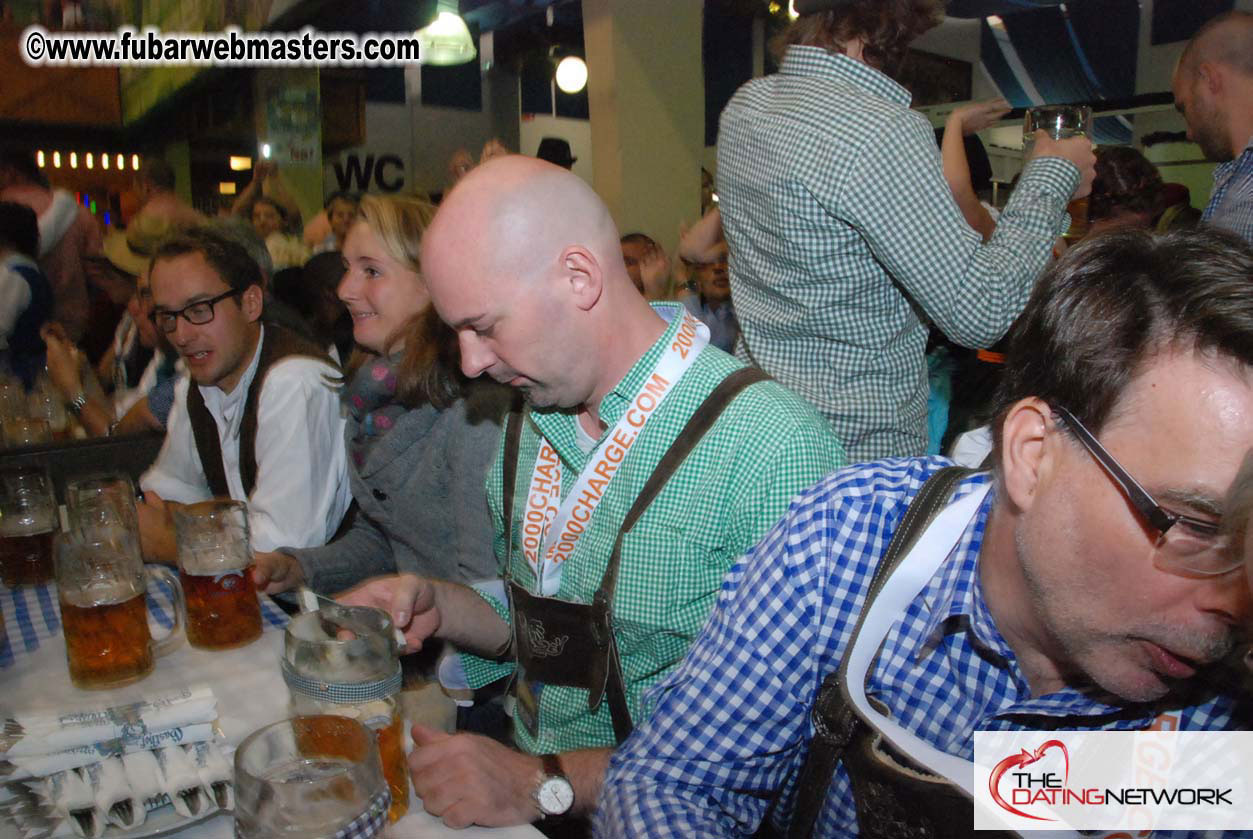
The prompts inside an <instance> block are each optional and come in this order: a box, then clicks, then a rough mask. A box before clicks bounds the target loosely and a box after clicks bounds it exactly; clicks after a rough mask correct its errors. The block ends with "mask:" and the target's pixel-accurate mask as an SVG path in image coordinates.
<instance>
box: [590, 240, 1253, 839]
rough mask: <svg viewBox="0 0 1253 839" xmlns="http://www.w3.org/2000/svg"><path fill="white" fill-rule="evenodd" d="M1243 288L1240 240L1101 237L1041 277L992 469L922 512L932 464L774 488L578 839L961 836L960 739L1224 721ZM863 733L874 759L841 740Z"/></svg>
mask: <svg viewBox="0 0 1253 839" xmlns="http://www.w3.org/2000/svg"><path fill="white" fill-rule="evenodd" d="M1250 277H1253V251H1251V250H1250V249H1249V248H1248V247H1247V246H1246V245H1245V244H1244V243H1242V242H1241V241H1239V239H1237V238H1236V237H1234V236H1232V235H1230V234H1227V233H1223V232H1219V231H1209V230H1197V231H1190V232H1185V233H1176V234H1170V235H1167V236H1158V237H1154V236H1153V235H1152V234H1148V233H1144V232H1128V233H1121V234H1111V235H1109V236H1106V237H1101V238H1098V239H1095V240H1092V241H1091V242H1089V243H1087V244H1085V245H1083V246H1081V247H1079V248H1077V249H1075V250H1074V251H1073V252H1072V253H1070V254H1069V255H1067V256H1066V257H1065V258H1064V259H1063V260H1062V261H1061V262H1059V263H1058V264H1057V265H1055V266H1054V267H1053V268H1052V269H1050V271H1049V272H1048V273H1046V274H1045V275H1044V277H1043V278H1042V279H1041V280H1040V281H1039V283H1038V285H1037V287H1036V289H1035V291H1034V293H1033V296H1032V298H1031V300H1030V302H1029V304H1028V306H1027V309H1026V311H1025V312H1024V314H1023V316H1022V319H1021V320H1020V321H1019V323H1018V325H1017V326H1016V327H1015V330H1014V332H1013V337H1012V345H1011V351H1010V355H1009V361H1008V364H1007V365H1006V375H1005V380H1004V382H1003V384H1002V389H1001V392H1000V394H999V397H998V404H999V410H998V413H997V414H996V418H995V420H994V422H993V432H994V440H995V449H994V453H993V456H994V459H993V466H992V470H991V472H985V473H978V474H966V475H964V476H962V475H960V474H959V475H958V476H956V483H955V484H953V485H952V486H951V487H950V488H948V489H945V490H943V491H942V492H940V493H938V494H937V496H936V502H937V503H936V509H937V510H938V511H939V512H938V514H937V515H936V516H935V517H934V518H933V519H928V517H927V515H926V513H925V511H923V510H922V509H921V508H920V506H919V505H914V506H913V507H912V508H911V502H912V501H914V499H916V498H917V497H918V496H919V494H920V493H921V492H922V489H921V488H922V487H923V486H924V484H925V483H926V482H927V481H928V479H929V478H931V477H932V476H933V475H935V474H936V473H937V472H938V470H940V469H941V467H944V466H946V465H947V461H944V460H942V459H938V458H914V459H897V460H885V461H879V462H873V463H868V464H862V465H860V466H855V467H852V468H850V469H846V470H842V471H839V472H835V473H833V474H832V475H831V476H829V477H828V478H827V479H826V480H824V481H823V482H821V483H819V484H818V485H817V486H815V487H813V488H812V489H810V490H808V491H807V492H805V493H802V494H801V495H800V496H798V498H797V499H796V500H794V501H793V503H792V507H791V509H790V510H789V512H788V515H787V516H786V517H785V518H784V519H783V521H781V522H780V523H779V524H778V525H777V526H776V527H775V529H774V530H773V531H772V532H771V533H770V534H768V535H767V536H766V537H765V538H764V539H763V540H762V541H761V542H760V543H759V544H758V545H757V546H756V547H755V548H754V549H753V550H752V551H750V552H749V553H748V555H747V556H746V557H745V558H744V559H743V560H741V562H740V563H738V564H737V565H736V566H735V567H734V568H733V569H732V570H731V572H730V573H729V575H728V577H727V579H726V581H725V582H724V584H723V589H722V593H721V596H720V598H719V603H718V606H717V609H716V610H715V612H714V614H713V616H712V617H711V619H710V622H709V623H708V624H706V627H705V630H704V633H703V634H702V636H701V637H700V639H699V640H698V641H697V642H696V643H695V645H693V647H692V648H691V650H690V651H689V653H688V656H687V658H686V659H685V661H684V662H683V663H682V664H681V665H680V666H679V668H678V669H677V670H676V671H675V672H674V673H673V675H671V676H670V677H669V679H668V680H667V681H666V682H664V683H663V684H662V685H660V686H659V687H658V688H657V689H656V690H655V691H654V692H653V693H652V694H651V695H650V696H649V697H648V699H646V702H651V703H652V704H653V705H654V711H653V714H652V716H651V717H650V718H649V719H648V720H647V721H646V722H645V723H644V724H643V725H642V726H641V727H640V728H638V729H636V731H635V733H634V735H633V736H632V737H631V739H629V740H628V741H627V742H626V743H625V744H624V745H623V747H622V748H621V749H620V750H619V751H618V752H617V753H616V754H615V755H614V757H613V759H612V761H611V764H610V769H609V773H608V775H607V778H606V781H605V786H604V788H603V791H602V794H601V799H600V812H599V815H598V820H597V829H598V835H601V836H614V837H619V836H630V837H637V836H716V835H735V836H750V835H753V834H754V831H756V830H757V829H758V827H759V825H760V824H761V823H762V821H763V820H764V819H765V818H766V817H767V814H768V813H769V821H770V823H771V825H772V827H773V828H774V829H776V830H787V829H789V828H790V830H791V832H790V833H788V835H789V836H809V835H814V836H827V837H835V836H839V837H844V836H856V835H862V836H954V835H965V834H968V833H969V831H970V828H971V826H972V822H971V819H972V813H973V810H972V805H971V802H970V799H969V794H970V793H969V791H970V780H969V779H970V778H971V777H972V773H971V767H970V761H971V760H972V758H973V746H974V744H973V734H974V732H975V731H977V730H989V729H990V730H1014V729H1028V730H1034V729H1085V728H1088V729H1145V728H1161V729H1197V730H1210V729H1242V730H1243V729H1249V728H1250V724H1251V723H1253V708H1251V707H1250V706H1251V705H1253V697H1251V696H1250V695H1248V694H1247V693H1245V692H1241V691H1240V690H1238V689H1235V688H1233V687H1231V686H1230V685H1231V682H1230V681H1228V680H1225V678H1224V677H1225V674H1226V671H1224V670H1222V668H1221V666H1220V659H1223V658H1224V656H1225V655H1226V654H1227V653H1228V652H1230V651H1232V649H1233V645H1234V643H1235V642H1236V640H1237V638H1238V630H1239V629H1240V628H1241V627H1242V626H1246V625H1247V623H1246V622H1247V620H1248V617H1249V613H1250V593H1249V589H1248V585H1247V581H1246V579H1245V572H1244V570H1243V557H1242V556H1240V555H1239V554H1238V553H1237V552H1234V551H1230V550H1228V548H1227V545H1226V541H1227V540H1228V539H1229V537H1228V536H1227V535H1225V531H1224V530H1223V529H1222V528H1221V523H1222V521H1223V517H1224V512H1225V503H1226V501H1225V499H1226V496H1227V492H1228V488H1229V487H1230V486H1231V485H1232V483H1233V480H1234V479H1235V476H1236V472H1237V469H1238V467H1239V465H1240V463H1241V460H1242V459H1243V458H1244V454H1245V452H1246V451H1247V450H1248V449H1249V448H1250V446H1253V283H1251V282H1250ZM936 486H941V484H935V483H933V484H931V487H933V488H934V487H936ZM906 510H909V511H910V512H909V514H908V516H907V515H906ZM914 519H917V520H920V521H921V524H920V525H918V526H916V527H915V526H911V524H910V522H911V521H912V520H914ZM928 522H930V523H929V524H928ZM901 532H914V533H916V534H919V535H918V538H917V541H916V542H915V543H914V544H913V546H912V548H911V547H908V546H904V547H901V546H900V543H899V541H898V544H897V547H898V548H899V553H898V555H899V562H898V563H896V564H895V565H892V564H891V563H890V562H889V561H888V560H885V559H884V557H885V554H886V553H888V545H889V543H890V542H891V541H892V540H893V539H894V537H896V536H897V535H898V533H901ZM881 565H885V566H890V567H891V570H888V571H886V572H885V573H884V574H883V575H882V577H881V578H880V579H879V580H878V581H877V582H876V583H875V585H874V586H873V587H872V586H871V580H872V577H873V576H874V575H875V574H876V572H877V571H878V570H879V568H880V566H881ZM859 620H860V621H861V623H860V624H859ZM833 674H834V675H836V677H837V679H838V680H839V683H840V685H842V686H843V689H839V687H838V686H837V687H836V689H834V690H823V689H822V687H823V685H824V680H826V679H827V678H828V677H830V676H832V675H833ZM831 684H832V685H835V683H834V682H832V683H831ZM863 688H864V690H863ZM816 705H817V707H818V711H815V706H816ZM815 715H816V716H817V717H818V718H819V719H820V720H821V728H822V730H823V732H825V733H826V734H825V736H822V737H816V735H815V731H816V730H818V727H819V726H818V725H817V724H816V723H815V719H814V718H815ZM893 726H896V728H895V729H893V728H892V727H893ZM885 730H894V731H895V732H896V736H895V739H893V740H892V742H893V743H896V744H898V747H897V748H895V749H891V748H890V749H888V751H889V752H893V753H894V757H893V759H891V760H888V759H885V758H884V757H883V754H882V751H881V750H880V751H873V750H871V749H869V748H866V747H867V746H868V745H872V744H873V743H874V737H875V735H876V733H878V732H883V731H885ZM827 743H829V744H830V746H829V747H828V746H827V745H825V744H827ZM900 744H904V745H900ZM824 759H825V760H826V761H827V762H826V763H825V765H824V762H823V761H824ZM802 767H804V769H803V768H802ZM963 776H964V780H963ZM963 784H964V785H965V787H966V792H965V795H963V794H962V793H961V791H960V790H959V789H958V788H959V787H960V786H962V785H963ZM776 799H777V800H776ZM772 802H774V803H773V809H771V807H772ZM1124 835H1125V834H1124Z"/></svg>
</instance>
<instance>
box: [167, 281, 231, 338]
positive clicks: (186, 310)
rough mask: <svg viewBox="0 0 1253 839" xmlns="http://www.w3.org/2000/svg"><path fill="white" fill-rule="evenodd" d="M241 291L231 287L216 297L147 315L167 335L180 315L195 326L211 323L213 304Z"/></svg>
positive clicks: (176, 324)
mask: <svg viewBox="0 0 1253 839" xmlns="http://www.w3.org/2000/svg"><path fill="white" fill-rule="evenodd" d="M243 293H244V289H242V288H233V289H231V290H230V291H225V292H223V293H221V294H219V295H218V296H217V297H210V298H209V299H208V300H197V301H196V302H195V303H191V304H188V305H186V306H184V307H183V308H181V309H174V310H172V311H171V310H169V309H159V310H157V311H155V312H152V313H151V314H150V315H148V317H149V318H150V319H151V320H152V322H153V323H155V324H156V325H157V328H158V329H160V330H161V331H162V332H164V333H166V334H167V335H168V334H170V333H171V332H173V331H174V330H175V329H177V328H178V319H179V318H180V317H182V318H183V319H184V320H186V321H187V322H188V323H192V324H195V325H196V326H203V325H204V324H206V323H211V322H212V321H213V315H214V311H213V307H214V306H216V305H217V304H218V303H221V302H222V301H223V300H225V299H226V298H228V297H235V296H237V295H240V294H243Z"/></svg>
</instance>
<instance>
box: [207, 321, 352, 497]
mask: <svg viewBox="0 0 1253 839" xmlns="http://www.w3.org/2000/svg"><path fill="white" fill-rule="evenodd" d="M291 356H306V357H308V358H312V359H315V360H317V361H321V362H322V363H324V364H326V365H327V366H329V367H331V368H333V369H334V370H335V372H336V373H338V372H339V365H338V364H336V363H335V362H334V360H333V359H331V357H330V356H328V355H327V354H326V351H325V350H323V349H322V348H321V347H319V346H317V345H316V344H314V343H313V342H312V341H309V340H306V339H305V338H303V337H301V336H300V335H297V334H296V333H294V332H292V331H290V330H288V329H284V328H283V327H281V326H277V325H276V324H273V323H267V324H266V325H265V338H264V340H263V341H262V343H261V358H260V359H259V360H258V361H257V372H256V375H254V376H253V378H252V384H251V385H249V387H248V393H247V395H246V397H245V401H244V415H243V418H242V419H241V420H240V429H239V477H240V482H241V483H242V484H243V487H244V494H245V495H248V496H251V495H252V490H253V488H254V487H255V486H256V484H257V410H258V405H259V404H260V402H261V390H262V388H263V387H264V386H265V379H266V376H267V375H268V374H269V372H270V368H271V367H273V366H274V365H275V364H277V363H278V362H279V361H282V360H283V359H285V358H289V357H291ZM187 417H188V420H189V421H190V423H191V430H192V439H193V440H194V441H195V444H196V453H197V454H198V455H199V456H200V466H201V468H203V469H204V476H205V482H206V483H208V485H209V491H210V492H211V493H213V495H214V496H215V497H218V498H226V497H230V494H231V492H230V487H229V485H228V484H227V480H226V464H225V463H224V462H223V460H222V445H221V443H220V442H219V440H218V426H217V421H216V420H214V419H213V414H211V413H209V409H208V408H207V407H206V406H205V403H204V396H203V395H201V393H200V386H199V385H197V384H196V383H195V382H194V381H193V382H190V383H188V386H187Z"/></svg>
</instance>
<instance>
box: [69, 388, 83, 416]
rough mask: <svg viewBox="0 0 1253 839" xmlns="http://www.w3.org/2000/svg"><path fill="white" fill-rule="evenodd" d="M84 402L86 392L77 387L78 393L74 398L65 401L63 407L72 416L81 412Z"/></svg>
mask: <svg viewBox="0 0 1253 839" xmlns="http://www.w3.org/2000/svg"><path fill="white" fill-rule="evenodd" d="M86 404H87V394H86V393H84V392H83V389H82V388H79V389H78V393H76V394H75V395H74V398H73V399H71V400H70V401H69V402H66V403H65V408H66V410H68V411H69V412H70V413H71V414H73V415H74V416H78V415H79V414H81V413H82V412H83V406H84V405H86Z"/></svg>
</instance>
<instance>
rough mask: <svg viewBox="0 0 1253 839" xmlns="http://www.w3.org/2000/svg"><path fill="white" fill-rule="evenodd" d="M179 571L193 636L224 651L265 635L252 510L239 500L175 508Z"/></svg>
mask: <svg viewBox="0 0 1253 839" xmlns="http://www.w3.org/2000/svg"><path fill="white" fill-rule="evenodd" d="M174 530H175V534H176V536H177V541H178V572H179V579H180V580H182V584H183V594H184V596H185V597H186V600H187V640H188V642H190V643H191V645H192V646H193V647H199V648H200V649H205V650H224V649H229V648H231V647H238V646H242V645H244V644H247V643H249V642H250V641H254V640H256V639H257V638H259V637H260V636H261V603H260V601H258V600H257V589H256V586H255V585H254V584H253V582H252V548H251V546H250V544H249V538H248V508H247V507H246V506H245V505H244V504H243V503H241V502H239V501H228V500H213V501H202V502H200V503H199V504H187V505H185V506H183V507H180V508H177V509H175V511H174Z"/></svg>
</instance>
